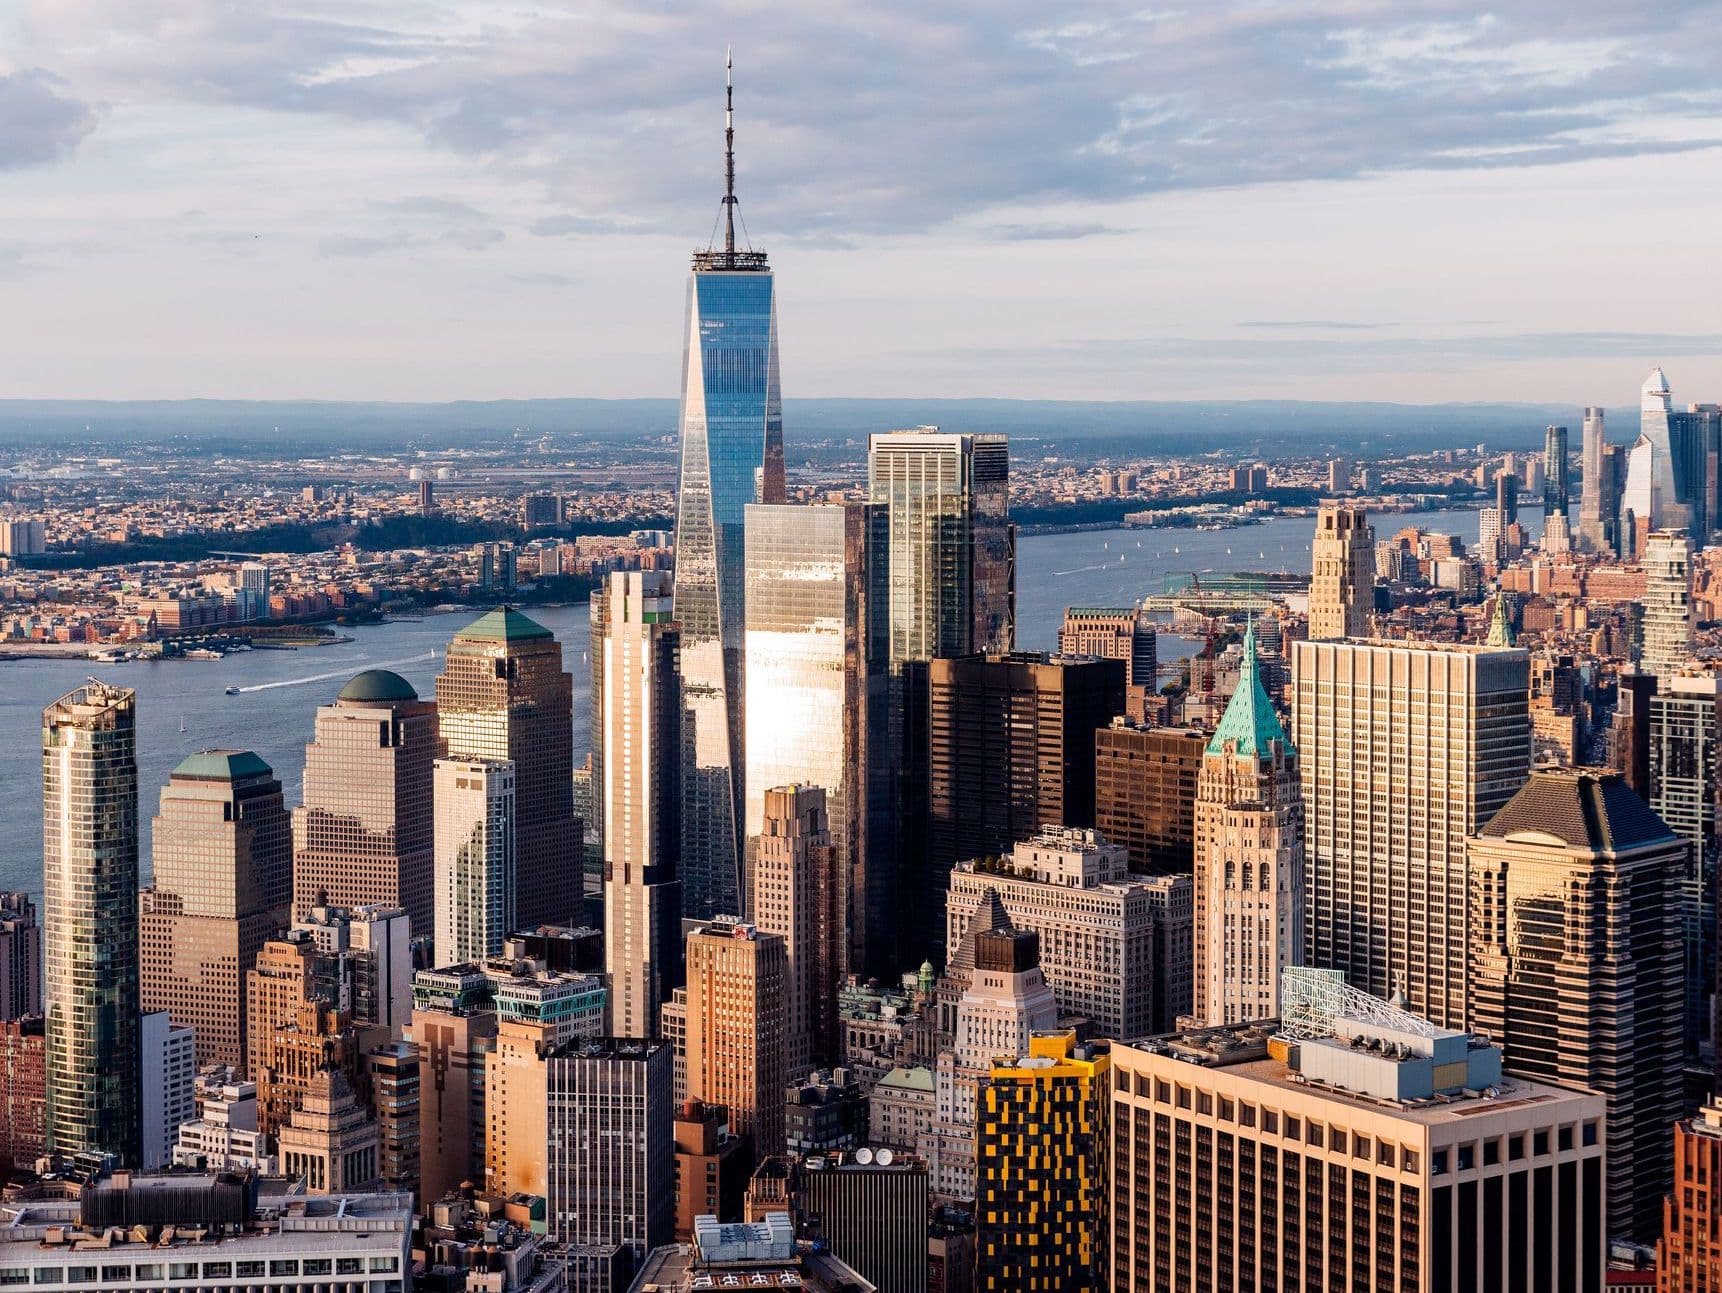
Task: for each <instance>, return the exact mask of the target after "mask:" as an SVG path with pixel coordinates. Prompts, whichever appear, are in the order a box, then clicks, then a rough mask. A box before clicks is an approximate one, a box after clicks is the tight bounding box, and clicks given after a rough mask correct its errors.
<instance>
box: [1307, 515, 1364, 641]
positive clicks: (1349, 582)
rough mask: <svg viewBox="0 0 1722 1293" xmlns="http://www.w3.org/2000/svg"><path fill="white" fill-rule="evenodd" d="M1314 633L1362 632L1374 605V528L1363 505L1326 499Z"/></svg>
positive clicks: (1314, 580)
mask: <svg viewBox="0 0 1722 1293" xmlns="http://www.w3.org/2000/svg"><path fill="white" fill-rule="evenodd" d="M1312 556H1313V560H1314V565H1315V570H1314V574H1313V575H1312V576H1311V578H1310V585H1309V636H1310V640H1311V641H1320V640H1322V639H1324V638H1360V637H1363V636H1365V635H1366V634H1367V633H1368V632H1369V617H1370V615H1371V614H1372V613H1373V612H1374V610H1375V530H1374V528H1373V527H1372V526H1371V525H1370V524H1369V517H1368V514H1367V513H1366V512H1365V511H1364V510H1363V509H1362V508H1361V507H1351V506H1348V505H1346V504H1343V503H1323V504H1322V505H1321V510H1320V511H1319V512H1318V513H1317V514H1316V521H1315V544H1314V546H1313V549H1312Z"/></svg>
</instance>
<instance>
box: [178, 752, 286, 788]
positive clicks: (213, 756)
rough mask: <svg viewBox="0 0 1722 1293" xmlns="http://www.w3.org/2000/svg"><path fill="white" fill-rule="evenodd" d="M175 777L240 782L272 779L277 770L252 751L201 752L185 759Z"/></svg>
mask: <svg viewBox="0 0 1722 1293" xmlns="http://www.w3.org/2000/svg"><path fill="white" fill-rule="evenodd" d="M173 775H174V776H176V777H181V778H184V779H186V780H196V781H238V780H239V779H240V778H241V777H272V776H274V775H275V770H274V769H273V768H271V767H270V766H269V765H268V764H267V763H265V762H263V760H262V759H260V758H258V757H257V755H255V754H253V753H252V752H251V751H250V750H200V751H198V752H197V753H196V754H193V755H190V756H189V757H187V758H185V759H183V760H182V761H181V762H180V765H179V766H178V767H177V768H175V769H174V770H173Z"/></svg>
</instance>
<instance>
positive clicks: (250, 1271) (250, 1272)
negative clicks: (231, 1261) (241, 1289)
mask: <svg viewBox="0 0 1722 1293" xmlns="http://www.w3.org/2000/svg"><path fill="white" fill-rule="evenodd" d="M238 1270H239V1278H240V1279H242V1280H260V1279H262V1278H263V1263H262V1262H239V1263H238Z"/></svg>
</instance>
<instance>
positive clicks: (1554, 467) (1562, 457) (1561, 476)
mask: <svg viewBox="0 0 1722 1293" xmlns="http://www.w3.org/2000/svg"><path fill="white" fill-rule="evenodd" d="M1568 493H1569V481H1568V477H1567V429H1566V428H1565V427H1557V426H1551V427H1548V428H1547V429H1545V430H1544V432H1543V517H1544V519H1545V520H1546V519H1547V518H1549V517H1551V516H1557V515H1559V516H1565V515H1566V514H1567V503H1568Z"/></svg>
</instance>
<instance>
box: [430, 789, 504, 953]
mask: <svg viewBox="0 0 1722 1293" xmlns="http://www.w3.org/2000/svg"><path fill="white" fill-rule="evenodd" d="M434 784H435V788H436V888H437V903H436V951H435V956H436V963H437V964H438V965H458V964H459V963H460V962H462V961H478V960H483V959H484V958H485V957H487V956H498V955H500V954H501V952H502V940H503V939H504V938H506V937H507V936H508V935H509V934H510V933H511V932H513V930H514V929H515V927H516V921H515V906H514V903H515V829H514V824H515V792H514V764H512V763H511V762H509V761H508V760H507V759H438V760H437V762H436V770H435V775H434Z"/></svg>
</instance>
